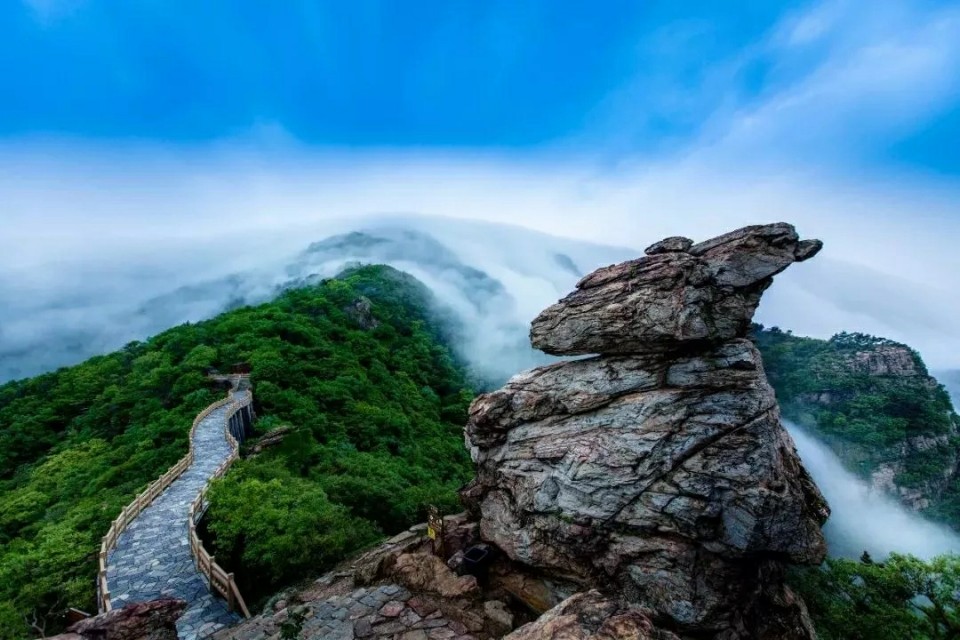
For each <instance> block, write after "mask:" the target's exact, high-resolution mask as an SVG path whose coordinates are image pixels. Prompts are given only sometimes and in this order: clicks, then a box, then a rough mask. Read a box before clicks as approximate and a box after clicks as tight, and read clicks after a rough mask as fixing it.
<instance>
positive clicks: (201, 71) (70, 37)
mask: <svg viewBox="0 0 960 640" xmlns="http://www.w3.org/2000/svg"><path fill="white" fill-rule="evenodd" d="M720 4H721V3H715V2H700V3H689V4H688V3H676V2H650V3H647V2H636V1H624V0H604V1H603V2H585V1H573V2H570V1H556V0H552V1H533V2H517V1H515V0H514V1H490V2H487V1H484V2H476V1H449V0H437V1H418V2H400V1H392V2H390V1H386V2H371V1H365V0H360V1H352V0H351V1H349V2H348V1H336V2H316V1H313V2H307V1H290V2H280V3H269V4H267V3H262V2H251V1H245V0H240V1H237V0H232V1H224V0H221V1H214V2H206V3H193V2H176V1H173V2H105V1H95V0H89V1H84V0H73V1H71V0H33V1H31V2H22V3H19V2H7V3H4V6H3V8H2V9H0V24H2V25H3V27H0V29H2V32H3V38H2V39H0V43H2V44H0V66H2V68H4V69H6V72H5V75H6V84H7V87H8V91H7V92H5V99H4V100H3V103H2V105H0V127H2V131H3V133H5V134H7V135H11V134H14V135H15V134H23V133H35V132H54V133H64V134H70V135H77V136H96V137H142V138H162V139H165V140H185V141H196V140H208V139H215V138H220V137H223V136H230V135H235V134H236V133H238V132H240V131H243V130H245V129H247V128H249V127H252V126H256V125H258V124H260V123H263V122H269V123H275V124H279V125H280V126H282V127H283V128H284V129H285V130H287V131H288V132H289V133H290V134H292V135H294V136H295V137H296V138H298V139H300V140H302V141H304V142H307V143H311V144H337V145H377V146H395V145H441V146H483V147H486V146H506V147H513V146H530V145H538V144H543V143H546V142H550V141H553V140H556V139H558V138H564V137H567V136H569V135H570V134H571V132H576V131H578V130H580V129H582V128H583V127H584V126H585V125H586V124H587V123H588V121H589V119H590V117H591V115H592V114H593V113H594V112H595V111H596V110H597V109H598V107H599V106H600V105H602V103H603V101H604V99H605V98H606V97H607V96H608V95H609V94H610V93H611V92H613V91H616V90H617V89H618V88H620V87H621V86H622V85H623V84H624V83H626V82H628V81H633V80H635V79H636V76H637V73H638V72H641V73H643V74H644V75H646V76H647V77H648V78H649V79H650V80H651V81H652V82H653V83H654V86H655V87H656V88H657V90H662V91H669V92H677V91H686V90H688V88H689V87H692V86H695V85H699V84H701V83H702V82H703V81H704V76H705V73H706V72H707V69H708V68H709V67H710V66H712V65H714V64H716V63H717V62H720V61H723V60H724V59H725V58H728V57H729V56H731V55H736V54H737V52H738V51H739V50H740V49H742V48H743V47H744V45H746V44H748V43H750V42H752V41H754V40H755V39H756V38H758V37H759V36H760V35H761V34H762V33H763V32H764V31H766V30H767V29H769V28H770V26H771V25H772V24H774V23H775V22H776V21H777V20H778V19H780V18H781V17H782V16H783V14H784V12H786V11H792V10H796V9H797V6H798V5H793V6H790V5H788V4H786V3H779V2H771V1H769V0H761V1H752V2H744V3H742V4H740V6H739V7H738V9H737V10H735V11H729V10H728V8H726V7H721V6H719V5H720ZM723 4H726V3H723ZM678 9H682V13H681V12H678ZM769 71H770V69H769V68H767V67H766V66H765V63H764V62H763V61H758V62H757V64H755V65H753V66H751V67H750V68H749V69H746V70H745V71H744V73H742V74H739V77H736V78H734V81H735V82H736V83H737V85H738V86H737V87H736V89H737V90H738V91H742V92H743V93H745V94H755V93H758V92H761V91H763V90H764V87H765V85H766V84H767V82H768V78H767V77H766V76H767V74H768V72H769ZM659 106H662V105H655V104H653V105H651V108H650V109H649V110H648V113H646V114H644V116H645V117H646V118H647V120H648V121H647V123H646V124H645V127H644V128H646V129H648V131H647V132H646V133H647V134H648V135H649V136H650V137H651V138H653V139H655V138H657V137H659V136H669V135H676V134H684V133H688V132H689V130H690V129H692V128H695V126H696V123H695V122H694V121H693V120H694V119H695V118H694V117H693V116H695V114H692V113H674V112H672V110H671V112H667V111H665V110H660V109H659ZM706 106H708V105H705V107H706ZM638 142H639V143H646V142H647V141H645V140H638Z"/></svg>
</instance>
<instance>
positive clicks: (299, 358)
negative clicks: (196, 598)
mask: <svg viewBox="0 0 960 640" xmlns="http://www.w3.org/2000/svg"><path fill="white" fill-rule="evenodd" d="M428 296H429V294H428V293H427V292H426V290H425V289H424V288H423V287H422V286H420V285H419V283H417V282H416V281H415V280H413V279H412V278H409V277H408V276H405V275H404V274H401V273H399V272H397V271H395V270H393V269H390V268H388V267H364V268H360V269H356V270H354V271H352V272H350V273H349V274H345V275H344V276H343V277H342V278H340V279H337V280H330V281H326V282H323V283H321V284H319V285H317V286H313V287H308V288H303V289H297V290H293V291H289V292H286V293H284V294H283V295H281V296H280V297H279V298H277V299H276V300H275V301H273V302H271V303H268V304H264V305H260V306H257V307H248V308H242V309H237V310H234V311H231V312H229V313H225V314H222V315H220V316H218V317H216V318H214V319H212V320H209V321H206V322H201V323H197V324H188V325H183V326H180V327H176V328H174V329H171V330H169V331H166V332H164V333H162V334H160V335H158V336H156V337H154V338H151V339H149V340H147V341H146V342H143V343H133V344H131V345H128V346H127V347H125V348H124V349H123V350H121V351H118V352H116V353H113V354H110V355H106V356H101V357H96V358H92V359H90V360H88V361H87V362H84V363H83V364H80V365H77V366H74V367H70V368H66V369H61V370H59V371H56V372H53V373H49V374H45V375H42V376H39V377H36V378H32V379H30V380H24V381H17V382H12V383H8V384H6V385H3V386H0V639H3V640H7V639H15V638H22V637H30V636H36V635H38V629H30V628H29V627H28V625H27V620H31V621H32V620H33V619H34V617H36V618H37V620H38V626H44V625H45V626H46V633H48V634H49V633H51V632H53V631H58V630H59V629H60V628H61V627H62V620H63V619H62V613H63V611H64V610H65V609H66V608H68V607H77V608H80V609H85V610H88V611H89V610H91V609H94V607H95V604H94V595H95V593H94V576H95V573H96V565H95V559H96V551H97V548H98V546H99V539H100V537H101V536H102V535H103V534H104V533H105V532H106V530H107V528H108V527H109V524H110V521H111V520H112V519H113V518H114V517H115V516H116V515H117V514H118V513H119V512H120V510H121V509H122V507H123V506H124V505H125V504H126V503H127V502H129V501H130V500H131V498H132V497H133V496H134V495H135V494H136V493H137V492H138V491H140V490H141V489H142V488H144V487H145V486H146V485H147V484H148V483H149V482H150V481H152V480H153V479H154V478H155V477H156V476H158V475H159V474H160V473H162V472H163V471H164V470H166V469H167V468H168V467H169V466H170V465H172V464H173V463H174V462H176V461H177V460H178V459H179V458H180V457H181V456H182V455H183V454H184V453H185V452H186V450H187V447H188V443H187V437H188V432H189V428H190V424H191V421H192V419H193V417H194V415H195V414H196V413H197V412H198V411H200V410H201V409H202V408H203V407H205V406H206V405H208V404H209V403H210V402H212V401H214V400H216V399H218V398H220V397H221V396H222V393H223V392H222V391H221V390H217V389H214V388H212V387H211V386H210V384H209V383H208V380H207V378H206V376H205V374H206V372H207V371H208V370H209V369H211V368H221V369H225V368H227V367H229V366H230V365H231V364H232V363H236V362H248V363H250V365H251V367H252V379H253V384H254V388H255V394H256V403H257V405H256V408H257V411H258V413H259V415H260V417H261V420H260V422H259V423H258V427H257V428H258V429H259V430H261V431H265V430H268V429H270V428H271V427H272V426H275V425H278V424H281V423H283V424H289V425H291V426H292V427H293V428H294V431H293V432H292V434H291V435H289V436H288V437H287V438H286V440H284V442H283V443H282V444H281V445H280V446H278V447H276V448H275V449H272V450H270V451H268V452H266V453H264V454H261V455H260V456H258V457H256V458H252V459H250V460H246V461H243V462H241V463H239V464H238V465H236V467H235V469H234V470H232V471H231V473H230V474H229V476H228V478H227V479H225V480H224V481H222V482H221V483H219V484H218V486H217V487H216V489H215V491H214V492H213V493H212V502H213V504H212V507H211V510H210V525H209V528H210V531H211V532H212V535H213V537H214V538H215V546H216V552H217V554H218V559H222V560H223V561H226V562H227V563H228V564H229V563H231V562H238V563H242V565H243V573H242V574H241V578H242V579H243V580H244V581H245V583H246V586H247V587H248V588H252V585H254V584H257V585H258V587H259V588H258V589H255V592H256V593H255V594H254V595H262V594H264V593H266V592H267V591H269V590H272V589H273V588H274V587H276V586H279V585H282V584H287V583H289V582H291V581H294V580H296V579H298V578H299V577H301V576H303V575H306V574H308V573H317V572H319V571H321V570H322V569H323V568H325V567H327V566H329V565H330V564H332V563H333V562H335V561H337V560H339V559H341V558H343V557H344V556H345V555H346V554H348V553H350V552H352V551H355V550H356V549H358V548H360V547H362V546H364V545H366V544H369V543H370V542H372V541H374V540H376V539H377V538H378V537H380V536H382V535H384V534H386V533H391V532H394V531H396V530H398V529H400V528H403V527H406V526H409V525H410V524H411V523H413V522H414V521H416V520H419V519H421V518H422V516H423V509H424V507H425V505H426V504H428V503H432V504H437V505H438V506H440V507H441V508H450V507H452V506H453V505H454V504H455V500H456V498H455V490H456V488H457V487H458V486H459V485H460V484H462V483H463V482H464V481H465V480H466V479H468V476H469V464H468V457H467V454H466V452H465V451H464V448H463V444H462V437H461V429H462V425H463V423H464V420H465V410H466V407H467V405H468V403H469V400H470V398H471V393H470V392H469V391H468V390H467V389H466V388H465V384H464V378H463V376H462V374H461V369H460V367H459V366H458V365H457V363H456V362H455V361H454V359H453V358H452V357H451V355H450V352H449V350H448V349H447V348H446V347H445V346H444V345H443V342H442V340H441V338H440V336H439V334H438V333H437V331H436V330H435V329H433V328H432V326H431V324H430V320H429V317H428V312H427V308H428ZM366 302H369V303H370V304H369V305H368V304H366Z"/></svg>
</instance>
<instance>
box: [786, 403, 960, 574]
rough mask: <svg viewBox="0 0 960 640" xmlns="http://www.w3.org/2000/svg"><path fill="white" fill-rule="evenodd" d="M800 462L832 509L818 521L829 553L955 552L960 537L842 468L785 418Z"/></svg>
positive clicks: (926, 554)
mask: <svg viewBox="0 0 960 640" xmlns="http://www.w3.org/2000/svg"><path fill="white" fill-rule="evenodd" d="M785 424H786V427H787V430H788V431H789V432H790V435H791V436H793V441H794V442H795V443H796V445H797V451H798V452H799V453H800V458H801V459H802V460H803V464H804V466H805V467H806V468H807V470H808V471H809V472H810V475H811V476H813V479H814V480H815V481H816V483H817V486H819V487H820V491H821V492H823V495H824V497H825V498H826V499H827V502H829V503H830V508H831V509H832V511H833V513H832V515H831V516H830V519H829V520H828V521H827V524H826V526H824V528H823V531H824V533H825V534H826V536H827V542H828V543H829V546H830V555H832V556H844V557H848V558H859V557H860V555H861V554H862V553H863V552H864V551H868V552H869V553H870V555H871V556H873V557H874V558H878V559H879V558H882V557H884V556H886V555H888V554H890V553H891V552H898V553H912V554H913V555H916V556H919V557H921V558H932V557H933V556H936V555H940V554H943V553H947V552H958V551H960V536H958V535H957V534H956V533H955V532H954V531H952V530H950V529H949V528H947V527H944V526H941V525H938V524H934V523H932V522H930V521H928V520H926V519H924V518H922V517H920V516H918V515H917V514H915V513H912V512H911V511H909V510H907V509H905V508H904V507H903V506H902V505H900V504H899V503H898V502H896V501H895V500H893V499H891V498H888V497H887V496H885V495H883V494H881V493H880V492H878V491H875V490H873V489H872V488H871V487H870V485H869V484H867V483H866V482H864V481H863V480H862V479H860V478H858V477H857V476H855V475H854V474H852V473H851V472H849V471H847V470H846V469H844V468H843V464H842V463H841V462H840V459H839V458H837V456H836V455H835V454H834V453H833V452H832V451H830V449H829V448H827V446H826V445H825V444H823V443H821V442H819V441H818V440H817V439H816V438H814V437H813V436H812V435H811V434H809V433H807V432H806V431H804V430H803V429H801V428H800V427H799V426H797V425H795V424H792V423H790V422H786V423H785Z"/></svg>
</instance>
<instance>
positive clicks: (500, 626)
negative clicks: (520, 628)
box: [483, 600, 513, 636]
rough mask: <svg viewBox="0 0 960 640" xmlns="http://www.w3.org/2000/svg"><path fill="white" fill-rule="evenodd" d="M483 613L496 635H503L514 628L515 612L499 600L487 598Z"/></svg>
mask: <svg viewBox="0 0 960 640" xmlns="http://www.w3.org/2000/svg"><path fill="white" fill-rule="evenodd" d="M483 613H484V616H485V617H486V619H487V620H488V624H489V626H490V629H491V631H492V633H493V635H495V636H502V635H503V634H505V633H508V632H509V631H510V630H511V629H513V614H512V613H510V610H509V609H507V606H506V605H505V604H504V603H502V602H500V601H499V600H487V601H486V602H484V603H483Z"/></svg>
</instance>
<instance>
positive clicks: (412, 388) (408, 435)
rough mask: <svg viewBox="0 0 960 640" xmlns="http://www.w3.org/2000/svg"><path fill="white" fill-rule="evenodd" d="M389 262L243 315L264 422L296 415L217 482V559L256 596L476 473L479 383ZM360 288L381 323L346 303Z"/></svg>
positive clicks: (383, 529) (396, 523) (397, 525)
mask: <svg viewBox="0 0 960 640" xmlns="http://www.w3.org/2000/svg"><path fill="white" fill-rule="evenodd" d="M384 273H391V274H396V272H393V271H392V270H389V271H387V270H386V268H380V267H371V268H367V269H364V270H361V271H358V272H356V273H354V274H352V275H351V276H350V277H348V278H346V279H345V280H344V281H334V282H328V283H327V284H326V285H325V286H324V287H323V288H322V289H321V290H320V291H319V292H318V291H317V290H313V289H307V290H297V291H292V292H290V293H288V294H286V295H285V296H284V297H283V298H281V299H280V300H278V301H277V302H276V303H274V304H273V305H268V306H265V307H260V308H255V309H245V310H242V311H240V312H239V313H238V314H236V316H235V321H236V322H239V323H242V325H243V327H244V331H245V332H246V333H245V335H247V337H248V338H247V339H248V340H250V341H252V342H254V343H256V344H257V345H258V347H257V348H256V349H251V350H248V351H247V352H245V353H244V354H243V358H244V359H246V360H247V361H249V362H250V364H251V365H252V367H253V380H254V386H255V390H256V398H257V401H258V409H259V411H260V414H261V415H262V416H265V418H264V419H262V420H260V421H259V423H258V430H260V431H261V432H263V431H266V430H268V429H270V428H271V427H272V426H274V425H276V424H279V423H280V422H283V423H286V424H289V425H292V426H294V427H296V431H295V432H294V433H293V434H292V435H288V436H287V437H286V438H285V439H284V441H283V443H282V444H281V445H280V446H277V447H274V448H270V449H267V450H266V451H265V452H264V453H261V454H259V455H258V456H256V457H252V458H249V459H246V460H243V461H241V462H239V463H238V464H236V465H235V466H234V468H233V469H232V470H231V472H230V474H228V476H227V477H226V478H225V479H224V480H222V481H220V482H217V483H215V485H214V487H213V489H212V491H211V508H210V512H209V513H210V525H209V529H210V532H211V534H212V536H213V543H214V548H215V551H216V554H217V558H218V559H219V560H220V561H221V562H224V563H225V564H226V565H227V566H233V567H236V569H237V573H238V576H239V578H240V581H241V584H240V586H241V589H242V591H243V593H244V594H245V596H246V597H247V598H248V599H251V598H253V599H257V598H259V597H262V596H265V595H269V594H271V593H273V592H274V591H276V589H277V588H278V587H280V586H281V585H284V584H289V583H290V582H291V581H294V580H297V579H298V578H301V577H305V576H309V575H315V574H316V573H318V572H319V571H321V570H322V569H324V568H326V567H328V566H330V564H331V563H332V562H333V561H335V560H338V559H341V558H343V556H344V554H345V553H347V552H348V551H351V550H354V549H356V548H358V547H359V546H361V545H363V544H365V543H368V542H371V541H372V540H374V539H376V538H377V537H378V536H379V535H380V534H382V533H388V534H390V533H396V532H398V531H400V530H402V529H405V528H407V527H409V526H410V525H411V524H413V523H414V522H415V521H419V520H423V519H425V515H426V510H425V509H426V506H427V505H428V504H435V505H437V506H439V507H441V508H442V509H445V510H451V509H454V508H456V506H457V497H456V489H457V488H458V487H459V486H460V485H462V484H463V483H464V482H466V481H467V480H469V478H470V473H471V468H470V465H469V458H468V457H467V454H466V451H465V449H464V446H463V436H462V429H463V424H464V422H465V421H466V408H467V406H468V404H469V401H470V399H471V394H469V393H468V392H466V391H465V390H464V388H463V379H462V377H461V375H460V373H458V369H457V367H456V366H455V365H454V362H453V361H452V360H451V358H450V356H449V353H448V352H447V350H446V349H444V348H443V347H442V346H440V344H439V342H438V341H437V339H436V336H433V335H431V334H430V333H429V331H428V328H427V327H428V325H427V323H425V321H424V320H425V318H424V315H423V314H424V311H423V309H424V302H423V300H422V296H423V295H425V294H424V293H423V292H421V291H420V290H419V289H418V288H417V287H414V286H413V285H412V284H411V283H409V282H406V281H404V280H402V279H396V278H385V277H384V276H383V274H384ZM358 292H362V293H364V294H366V295H367V296H368V297H369V298H371V299H372V300H373V301H374V305H373V314H374V316H375V317H376V318H377V320H379V326H377V327H376V328H374V329H371V330H362V329H360V328H358V327H356V325H354V324H352V323H351V322H348V321H347V318H346V316H344V315H343V312H342V311H341V309H342V308H344V307H345V306H347V305H348V304H349V302H350V301H351V300H353V299H355V298H356V297H357V295H358ZM279 314H283V316H282V317H281V316H280V315H279ZM278 329H279V330H280V333H281V335H284V336H286V337H284V338H282V339H281V338H278V337H277V332H278Z"/></svg>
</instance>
